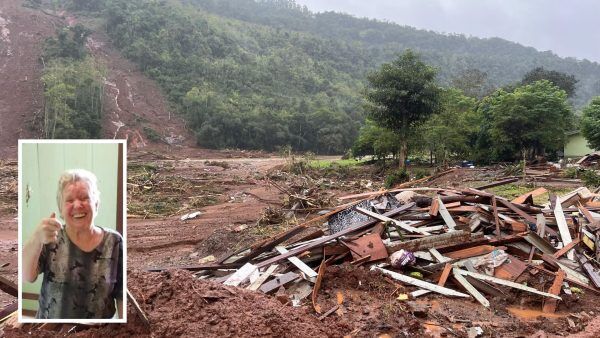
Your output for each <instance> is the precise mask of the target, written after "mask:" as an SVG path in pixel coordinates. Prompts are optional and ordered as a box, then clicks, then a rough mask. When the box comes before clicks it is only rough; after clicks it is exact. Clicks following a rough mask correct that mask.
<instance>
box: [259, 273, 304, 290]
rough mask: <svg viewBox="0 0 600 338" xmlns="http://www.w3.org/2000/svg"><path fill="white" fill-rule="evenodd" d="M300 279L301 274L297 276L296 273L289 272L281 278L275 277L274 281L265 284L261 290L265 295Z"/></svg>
mask: <svg viewBox="0 0 600 338" xmlns="http://www.w3.org/2000/svg"><path fill="white" fill-rule="evenodd" d="M298 278H300V274H297V273H295V272H288V273H286V274H283V275H281V276H279V277H275V278H273V279H272V280H270V281H268V282H267V283H265V284H263V285H262V286H261V287H260V288H259V290H260V291H261V292H263V293H269V292H271V291H273V290H277V289H279V288H280V287H282V286H284V285H286V284H288V283H290V282H293V281H295V280H296V279H298Z"/></svg>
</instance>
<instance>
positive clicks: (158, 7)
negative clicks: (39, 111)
mask: <svg viewBox="0 0 600 338" xmlns="http://www.w3.org/2000/svg"><path fill="white" fill-rule="evenodd" d="M71 8H72V9H75V10H85V11H95V13H101V15H102V16H103V17H104V20H105V21H106V25H105V27H106V29H107V32H108V34H109V35H110V36H111V38H112V39H113V42H114V44H115V45H116V46H117V48H119V49H120V50H121V51H122V53H123V54H124V55H125V56H126V57H128V58H130V59H131V60H133V61H135V62H136V63H138V64H139V65H140V67H141V68H142V69H143V70H144V71H145V72H146V73H147V74H148V75H149V76H151V77H152V78H154V79H156V80H157V81H158V83H159V84H160V85H161V86H162V88H163V90H164V91H165V93H166V94H167V95H168V97H169V99H170V100H171V101H172V102H173V103H174V105H175V106H176V107H177V108H178V110H179V111H181V112H182V113H184V114H185V115H186V117H187V118H188V120H189V125H190V126H191V128H193V130H194V131H195V132H196V136H197V141H198V144H199V145H201V146H205V147H215V148H222V147H239V148H254V149H257V148H258V149H267V150H274V149H277V148H278V147H280V146H285V145H291V146H292V147H293V148H294V149H295V150H311V151H314V152H318V153H342V152H344V151H346V150H347V149H348V148H349V147H350V146H351V144H352V142H353V141H354V139H355V138H356V135H357V131H358V128H359V126H360V124H361V123H362V121H363V119H364V110H363V107H362V104H363V99H362V93H361V91H362V88H363V86H364V83H365V77H366V74H367V73H368V72H369V71H372V70H375V69H377V67H378V66H379V65H380V64H381V63H383V62H387V61H390V60H391V59H393V58H394V57H395V56H396V55H397V54H398V53H400V52H402V51H404V50H405V49H406V48H411V49H414V50H416V51H418V52H419V53H421V55H422V56H423V59H424V60H425V61H426V62H428V63H430V64H432V65H435V66H436V67H438V68H439V73H438V79H439V82H440V84H442V85H449V84H450V83H452V81H453V80H454V79H455V78H457V77H459V76H461V74H465V73H467V72H468V71H470V70H473V69H477V70H479V71H481V72H485V73H486V74H487V78H486V79H485V80H486V81H487V83H486V85H487V87H488V88H490V87H491V88H493V87H499V86H503V85H506V84H510V83H514V82H517V81H519V80H520V79H521V78H522V76H523V75H524V74H525V73H526V72H528V71H530V70H531V69H533V68H535V67H539V66H542V67H544V68H545V69H549V70H557V71H560V72H564V73H567V74H573V75H575V77H576V78H577V79H578V80H579V82H578V86H577V92H576V96H575V97H574V99H573V102H574V104H575V105H576V106H581V105H583V104H585V103H587V102H588V101H589V100H590V99H591V97H593V96H595V95H598V94H600V80H599V79H600V65H599V64H597V63H592V62H589V61H587V60H583V61H578V60H575V59H570V58H567V59H563V58H559V57H557V56H556V55H554V54H552V53H550V52H538V51H536V50H535V49H533V48H529V47H524V46H521V45H519V44H516V43H512V42H509V41H506V40H502V39H497V38H494V39H479V38H471V37H465V36H462V35H441V34H437V33H433V32H428V31H423V30H417V29H414V28H410V27H405V26H400V25H397V24H393V23H386V22H381V21H376V20H369V19H359V18H355V17H352V16H349V15H345V14H339V13H333V12H327V13H320V14H319V13H317V14H315V13H311V12H310V11H309V10H308V9H307V8H306V7H302V6H299V5H297V4H296V3H295V2H294V1H291V0H262V1H259V0H257V1H253V0H179V1H176V0H95V1H94V0H71ZM95 13H94V14H93V15H98V14H95Z"/></svg>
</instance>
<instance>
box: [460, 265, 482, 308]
mask: <svg viewBox="0 0 600 338" xmlns="http://www.w3.org/2000/svg"><path fill="white" fill-rule="evenodd" d="M456 270H458V269H457V268H454V269H452V271H453V276H454V279H455V280H456V281H457V282H458V283H459V284H460V285H462V286H463V287H464V288H465V290H467V292H468V293H470V294H471V296H473V297H474V298H475V300H477V301H478V302H479V303H480V304H481V305H483V306H485V307H490V302H489V301H488V300H487V299H486V298H485V297H484V296H483V295H482V294H481V293H480V292H479V291H477V289H475V287H473V285H471V283H469V282H468V281H467V280H466V279H465V277H463V276H462V275H461V274H460V273H458V272H457V271H456Z"/></svg>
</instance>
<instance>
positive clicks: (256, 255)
mask: <svg viewBox="0 0 600 338" xmlns="http://www.w3.org/2000/svg"><path fill="white" fill-rule="evenodd" d="M509 181H510V180H508V181H507V180H505V181H502V182H495V183H492V184H488V185H486V186H481V187H478V188H467V189H438V188H413V189H395V190H388V191H383V192H372V193H366V194H358V195H352V196H346V197H344V198H342V199H352V198H363V199H360V200H357V201H354V202H351V203H348V204H346V205H344V206H341V207H339V208H337V209H336V210H333V211H330V212H328V213H326V214H325V215H322V216H320V217H317V218H315V219H313V220H311V221H309V222H307V223H304V224H301V225H299V226H297V227H294V228H292V229H289V230H287V231H285V232H283V233H280V234H278V235H276V236H273V237H271V238H269V239H266V240H263V241H261V242H259V243H255V244H254V245H252V246H250V247H249V248H246V249H245V250H241V251H239V250H238V251H237V252H235V253H232V254H229V255H226V257H221V258H220V259H218V260H217V261H216V262H214V263H210V264H202V265H196V266H186V267H177V268H184V269H187V270H190V271H193V272H194V275H195V276H196V277H198V278H200V279H204V280H211V281H215V282H218V283H223V284H224V285H228V286H236V287H240V288H245V289H249V290H257V291H259V292H262V293H265V294H274V295H276V298H277V299H278V300H280V301H281V302H282V303H285V304H291V305H295V306H299V305H301V304H307V303H311V305H312V308H313V309H314V311H315V314H316V316H317V317H318V318H319V319H321V320H323V319H324V318H326V317H327V316H329V315H331V314H332V313H338V314H339V313H340V309H342V308H343V307H344V303H343V301H340V302H338V303H337V304H332V305H328V306H327V307H325V306H323V305H322V301H321V300H320V298H322V297H320V288H321V285H322V284H323V283H324V279H326V277H325V271H326V270H328V269H329V270H331V269H333V268H335V266H354V267H357V266H364V267H367V268H368V270H370V271H373V272H372V273H373V274H376V273H378V274H384V275H385V276H389V278H390V280H394V283H397V282H399V284H400V286H401V288H399V290H401V291H402V292H396V295H397V299H398V300H399V301H409V302H410V301H411V300H413V299H417V298H421V297H426V296H427V295H428V294H441V295H443V296H445V297H458V298H467V299H473V300H474V301H476V302H478V303H479V304H481V306H483V307H485V308H489V307H490V306H491V301H493V300H495V299H499V300H501V301H502V302H504V303H506V302H515V303H516V302H517V301H516V299H520V300H521V302H520V305H522V304H523V302H524V299H525V302H527V303H528V304H529V305H533V306H539V310H541V312H543V313H554V312H555V311H556V310H557V308H558V307H559V306H560V304H562V303H567V302H568V301H569V299H571V298H573V297H580V295H581V294H585V293H591V294H594V295H598V294H600V273H599V268H600V264H599V260H598V258H599V257H600V256H599V255H598V253H600V249H599V246H600V232H599V230H600V213H598V212H599V211H600V198H599V197H600V195H598V194H597V193H592V192H590V191H589V190H588V189H586V188H578V189H576V190H574V191H572V192H571V193H569V194H566V195H564V196H560V197H557V196H552V195H551V194H550V198H549V201H548V203H547V204H545V205H536V204H534V200H533V198H534V197H536V196H540V195H542V194H544V193H547V191H546V190H545V189H543V188H539V189H535V190H533V191H530V192H528V193H526V194H524V195H522V196H519V197H517V198H515V199H513V200H507V199H505V198H502V197H500V196H496V195H494V194H491V193H488V192H486V191H485V189H487V188H490V187H493V186H498V185H500V184H506V183H507V182H509ZM537 200H539V199H537ZM325 221H326V222H325ZM318 222H324V224H323V227H322V228H319V229H317V230H315V229H314V227H310V225H311V224H315V223H318ZM307 232H308V233H307ZM151 270H152V271H164V270H165V268H156V269H151ZM561 301H563V302H562V303H561ZM413 310H414V309H413ZM342 313H343V311H342ZM475 331H477V330H475Z"/></svg>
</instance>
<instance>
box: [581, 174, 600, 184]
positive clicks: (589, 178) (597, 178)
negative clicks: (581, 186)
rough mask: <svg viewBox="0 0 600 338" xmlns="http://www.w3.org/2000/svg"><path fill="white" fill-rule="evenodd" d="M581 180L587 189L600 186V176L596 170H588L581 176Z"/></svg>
mask: <svg viewBox="0 0 600 338" xmlns="http://www.w3.org/2000/svg"><path fill="white" fill-rule="evenodd" d="M581 179H582V180H583V182H584V183H585V185H586V186H587V187H598V186H600V175H598V174H597V173H596V172H595V171H594V170H586V171H584V172H583V173H582V174H581Z"/></svg>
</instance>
